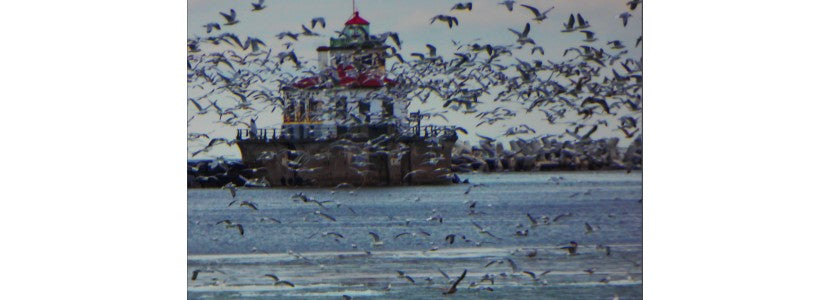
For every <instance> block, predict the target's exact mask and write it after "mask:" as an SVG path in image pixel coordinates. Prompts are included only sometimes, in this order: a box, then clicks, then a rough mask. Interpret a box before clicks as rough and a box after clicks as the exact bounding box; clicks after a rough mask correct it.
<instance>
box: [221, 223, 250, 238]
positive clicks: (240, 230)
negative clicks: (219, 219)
mask: <svg viewBox="0 0 830 300" xmlns="http://www.w3.org/2000/svg"><path fill="white" fill-rule="evenodd" d="M225 227H226V228H231V227H236V229H237V230H239V235H242V236H244V235H245V228H242V224H233V225H230V224H229V225H225Z"/></svg>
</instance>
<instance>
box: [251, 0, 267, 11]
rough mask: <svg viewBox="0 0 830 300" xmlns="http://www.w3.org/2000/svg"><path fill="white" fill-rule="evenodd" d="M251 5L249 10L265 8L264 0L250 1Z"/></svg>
mask: <svg viewBox="0 0 830 300" xmlns="http://www.w3.org/2000/svg"><path fill="white" fill-rule="evenodd" d="M251 5H252V6H253V7H254V9H252V10H251V11H258V10H262V9H264V8H265V0H259V2H255V3H251Z"/></svg>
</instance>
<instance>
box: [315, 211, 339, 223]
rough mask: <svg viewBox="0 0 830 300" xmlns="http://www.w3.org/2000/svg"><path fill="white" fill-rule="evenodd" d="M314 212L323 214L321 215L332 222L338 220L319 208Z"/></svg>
mask: <svg viewBox="0 0 830 300" xmlns="http://www.w3.org/2000/svg"><path fill="white" fill-rule="evenodd" d="M314 214H316V215H319V216H321V217H323V218H326V219H329V220H331V221H332V222H337V219H335V218H334V217H332V216H330V215H327V214H325V213H323V212H321V211H319V210H317V211H314Z"/></svg>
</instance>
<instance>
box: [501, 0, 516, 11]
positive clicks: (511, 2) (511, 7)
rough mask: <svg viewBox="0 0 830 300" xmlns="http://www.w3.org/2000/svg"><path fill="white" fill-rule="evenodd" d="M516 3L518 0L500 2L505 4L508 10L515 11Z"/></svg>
mask: <svg viewBox="0 0 830 300" xmlns="http://www.w3.org/2000/svg"><path fill="white" fill-rule="evenodd" d="M515 3H516V1H513V0H505V1H504V2H500V3H499V4H498V5H504V6H505V7H507V10H508V11H513V4H515Z"/></svg>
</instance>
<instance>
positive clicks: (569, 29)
mask: <svg viewBox="0 0 830 300" xmlns="http://www.w3.org/2000/svg"><path fill="white" fill-rule="evenodd" d="M574 24H576V19H575V18H574V14H571V16H570V17H569V18H568V23H562V26H565V29H563V30H562V32H572V31H575V30H576V27H574Z"/></svg>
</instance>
